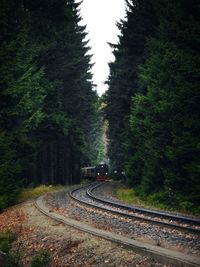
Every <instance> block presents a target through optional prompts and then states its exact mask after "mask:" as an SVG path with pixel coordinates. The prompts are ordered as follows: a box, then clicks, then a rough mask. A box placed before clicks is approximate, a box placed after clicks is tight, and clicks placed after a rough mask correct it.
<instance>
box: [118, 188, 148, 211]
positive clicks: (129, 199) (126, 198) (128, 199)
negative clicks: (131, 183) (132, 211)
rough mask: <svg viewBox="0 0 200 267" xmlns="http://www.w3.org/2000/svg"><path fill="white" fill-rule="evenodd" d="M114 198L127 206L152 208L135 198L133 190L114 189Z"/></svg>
mask: <svg viewBox="0 0 200 267" xmlns="http://www.w3.org/2000/svg"><path fill="white" fill-rule="evenodd" d="M116 196H117V198H118V199H120V200H122V201H123V202H125V203H128V204H134V205H139V206H143V207H146V208H149V207H152V206H151V205H149V204H148V203H147V202H146V201H144V200H142V199H141V198H139V197H138V196H136V194H135V191H134V189H130V188H118V189H116Z"/></svg>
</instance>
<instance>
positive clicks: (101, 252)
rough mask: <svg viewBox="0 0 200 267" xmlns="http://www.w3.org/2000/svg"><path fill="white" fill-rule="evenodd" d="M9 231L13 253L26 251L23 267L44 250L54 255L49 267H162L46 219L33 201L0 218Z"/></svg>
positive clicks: (102, 240) (123, 249) (1, 224)
mask: <svg viewBox="0 0 200 267" xmlns="http://www.w3.org/2000/svg"><path fill="white" fill-rule="evenodd" d="M7 228H10V229H12V230H14V231H15V232H16V241H15V242H14V243H13V249H14V250H16V249H18V250H21V251H23V254H22V255H23V256H22V266H23V267H29V266H30V261H31V258H33V257H34V256H35V255H38V253H40V252H41V251H43V250H47V251H49V252H50V254H51V258H52V261H51V264H50V267H73V266H74V267H76V266H81V267H82V266H83V267H84V266H88V267H89V266H98V267H101V266H102V267H104V266H105V267H107V266H116V267H120V266H123V267H125V266H130V267H150V266H151V267H161V266H162V267H163V265H161V264H159V263H157V262H154V260H153V259H150V258H147V257H144V256H142V255H139V254H136V253H135V252H133V251H132V250H129V249H126V248H124V247H122V246H119V245H117V244H115V243H112V242H109V241H106V240H104V239H101V238H98V237H94V236H92V235H90V234H87V233H83V232H81V231H78V230H75V229H73V228H71V227H68V226H66V225H64V224H62V223H58V222H56V221H54V220H52V219H50V218H48V217H46V216H45V215H43V214H42V213H41V212H40V211H38V210H37V208H36V207H35V205H34V200H32V201H28V202H26V203H23V204H20V205H17V206H14V207H12V208H10V209H8V210H6V211H5V212H3V213H2V214H0V231H2V230H5V229H7Z"/></svg>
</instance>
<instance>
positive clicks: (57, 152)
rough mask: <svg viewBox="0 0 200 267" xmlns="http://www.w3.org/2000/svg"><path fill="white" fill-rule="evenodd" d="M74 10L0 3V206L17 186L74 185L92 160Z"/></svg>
mask: <svg viewBox="0 0 200 267" xmlns="http://www.w3.org/2000/svg"><path fill="white" fill-rule="evenodd" d="M78 8H79V4H76V3H75V1H71V0H69V1H64V0H59V1H57V0H52V1H50V2H48V1H43V2H42V1H40V0H36V1H34V3H33V2H32V1H29V0H28V1H24V2H23V4H22V3H21V2H20V1H15V0H14V1H11V0H8V1H4V0H3V1H1V8H0V15H1V16H0V25H1V26H2V31H1V36H0V39H1V41H2V42H1V47H0V57H1V62H0V88H1V90H0V125H1V126H0V153H1V159H0V195H1V199H0V209H3V208H4V207H6V206H8V205H10V204H12V203H14V201H15V200H16V198H17V195H18V191H19V188H20V187H21V186H22V183H24V184H25V185H27V184H38V183H42V184H55V183H59V184H61V183H62V184H66V183H76V182H78V181H79V180H80V165H81V164H84V163H85V162H86V161H87V162H92V161H93V162H94V161H95V160H96V158H97V150H98V145H99V139H100V134H99V133H98V134H96V131H97V129H98V128H99V127H101V126H100V124H101V119H100V116H99V112H98V111H97V105H96V103H97V100H98V97H97V95H96V93H95V92H94V91H93V90H92V82H91V79H92V75H91V71H90V69H91V64H90V56H89V55H88V54H87V52H88V51H89V47H88V46H87V42H85V41H84V39H85V37H86V33H85V27H83V26H80V25H79V24H78V23H79V21H80V17H79V15H78ZM55 10H56V14H55ZM86 54H87V55H86ZM94 144H95V145H94Z"/></svg>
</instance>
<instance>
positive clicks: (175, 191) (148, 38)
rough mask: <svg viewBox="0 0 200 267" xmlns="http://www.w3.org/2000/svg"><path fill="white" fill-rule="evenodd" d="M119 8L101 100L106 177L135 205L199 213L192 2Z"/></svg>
mask: <svg viewBox="0 0 200 267" xmlns="http://www.w3.org/2000/svg"><path fill="white" fill-rule="evenodd" d="M127 5H128V6H127V18H126V20H124V21H121V22H120V23H119V24H118V27H119V29H120V31H121V35H120V37H119V43H118V44H111V46H112V48H113V53H114V56H115V61H114V62H112V63H110V76H109V78H108V81H107V83H108V85H109V90H108V91H107V92H106V95H105V99H106V100H105V102H106V107H105V118H106V119H107V120H108V122H109V129H108V138H109V140H110V143H109V147H108V153H109V158H110V162H111V169H112V170H113V171H115V170H117V171H118V172H120V173H121V171H123V172H125V176H126V181H128V184H129V185H130V186H132V187H134V189H135V192H137V194H138V195H139V196H140V197H141V198H142V199H146V200H147V201H149V202H159V203H160V204H162V205H164V206H166V205H167V206H172V207H177V208H179V209H181V210H188V211H189V210H193V211H195V212H199V211H200V179H199V177H200V172H199V170H200V168H199V166H200V149H199V148H200V147H199V132H200V121H199V119H198V118H199V115H200V114H199V104H198V102H199V100H200V91H199V88H200V80H199V74H200V53H199V52H200V36H199V34H198V33H199V30H200V18H199V15H198V12H199V11H200V5H199V2H198V1H196V0H192V1H189V2H188V1H185V0H177V1H172V0H169V1H168V0H150V1H142V0H130V1H127Z"/></svg>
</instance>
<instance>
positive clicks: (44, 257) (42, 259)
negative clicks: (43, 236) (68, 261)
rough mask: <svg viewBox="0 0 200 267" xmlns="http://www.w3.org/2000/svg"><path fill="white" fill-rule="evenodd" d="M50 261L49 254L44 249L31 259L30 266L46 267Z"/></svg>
mask: <svg viewBox="0 0 200 267" xmlns="http://www.w3.org/2000/svg"><path fill="white" fill-rule="evenodd" d="M50 262H51V255H50V253H49V252H48V251H46V250H44V251H41V252H39V253H38V255H37V256H35V257H34V258H33V259H32V260H31V267H48V266H50Z"/></svg>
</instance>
